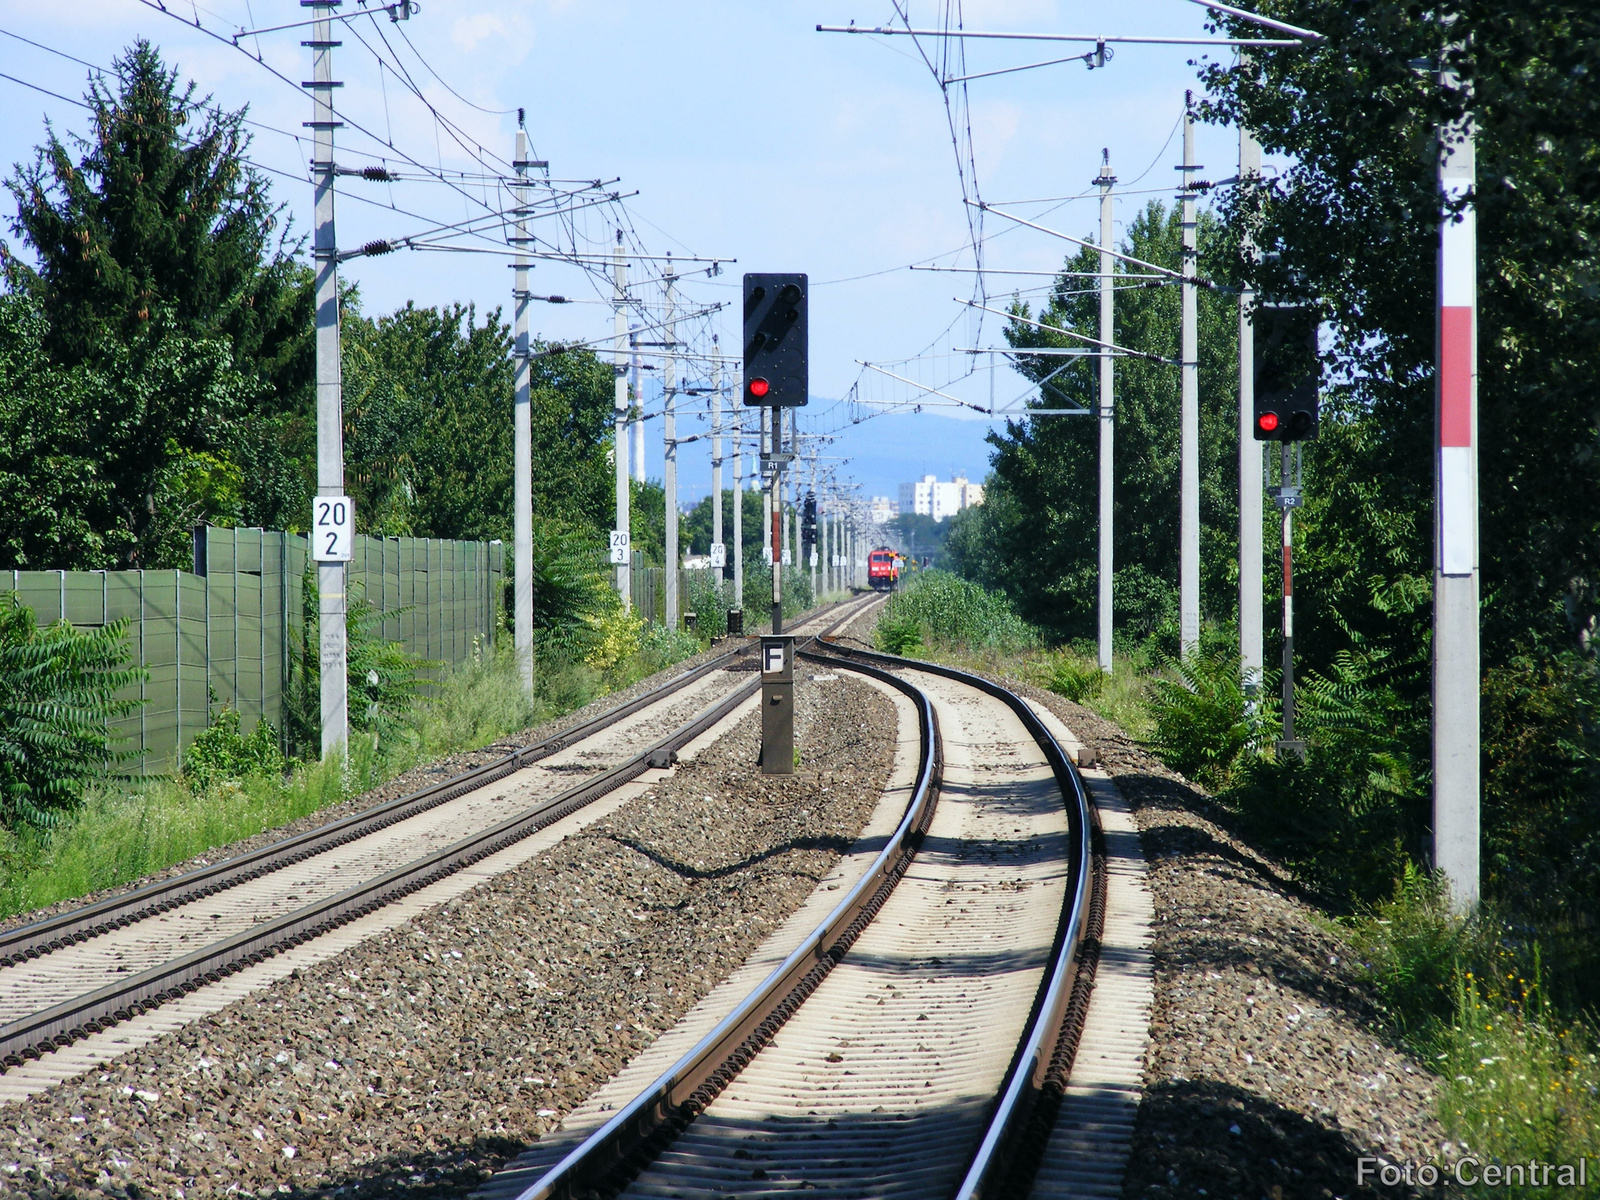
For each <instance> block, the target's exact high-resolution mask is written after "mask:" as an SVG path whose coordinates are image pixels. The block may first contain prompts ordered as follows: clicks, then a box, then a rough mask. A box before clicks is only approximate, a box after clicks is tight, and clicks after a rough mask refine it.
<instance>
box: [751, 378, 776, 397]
mask: <svg viewBox="0 0 1600 1200" xmlns="http://www.w3.org/2000/svg"><path fill="white" fill-rule="evenodd" d="M771 390H772V385H771V384H769V383H768V382H767V381H766V380H765V379H762V378H760V377H759V376H757V377H756V378H755V379H752V380H751V381H750V394H751V395H752V396H755V397H757V398H758V399H759V398H760V397H762V396H765V395H766V394H767V393H768V392H770V391H771Z"/></svg>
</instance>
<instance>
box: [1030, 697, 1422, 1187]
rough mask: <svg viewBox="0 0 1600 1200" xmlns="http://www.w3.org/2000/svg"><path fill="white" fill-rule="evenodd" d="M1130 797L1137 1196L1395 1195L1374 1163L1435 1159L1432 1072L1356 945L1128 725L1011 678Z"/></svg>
mask: <svg viewBox="0 0 1600 1200" xmlns="http://www.w3.org/2000/svg"><path fill="white" fill-rule="evenodd" d="M1008 683H1009V686H1011V687H1014V688H1016V689H1017V690H1019V691H1020V692H1022V693H1023V694H1025V695H1027V696H1029V697H1030V698H1031V699H1034V700H1037V701H1039V702H1041V703H1043V704H1046V705H1048V706H1049V707H1050V708H1051V709H1052V710H1053V711H1054V712H1056V714H1057V715H1058V716H1060V717H1061V719H1062V720H1063V721H1065V722H1066V723H1067V725H1068V727H1069V728H1071V729H1072V730H1073V732H1074V733H1076V734H1077V735H1078V737H1079V738H1080V739H1081V740H1082V741H1083V743H1084V745H1085V747H1088V748H1092V749H1093V750H1094V751H1095V752H1096V754H1097V755H1098V757H1099V759H1100V763H1101V765H1102V766H1103V767H1105V769H1106V770H1107V771H1108V772H1109V773H1110V775H1111V776H1112V778H1113V779H1114V780H1115V781H1116V784H1117V787H1118V788H1119V789H1120V790H1121V791H1122V794H1123V796H1124V797H1126V798H1127V800H1128V802H1129V804H1130V805H1131V806H1132V808H1133V812H1134V819H1135V820H1136V821H1137V823H1138V826H1139V834H1140V840H1141V842H1142V843H1143V846H1144V852H1145V858H1146V859H1147V861H1148V867H1149V876H1148V879H1149V886H1150V892H1151V897H1152V900H1153V902H1154V906H1155V926H1154V928H1153V930H1152V933H1153V935H1154V942H1153V947H1152V949H1153V953H1154V959H1155V1004H1154V1006H1153V1010H1152V1013H1151V1020H1150V1047H1149V1050H1148V1051H1147V1053H1146V1056H1145V1067H1144V1085H1145V1094H1144V1098H1143V1101H1142V1102H1141V1104H1140V1106H1139V1115H1138V1120H1137V1123H1136V1125H1135V1128H1134V1135H1133V1147H1132V1151H1131V1154H1130V1155H1129V1162H1128V1171H1127V1175H1126V1176H1125V1178H1124V1182H1123V1195H1124V1196H1125V1197H1128V1198H1129V1200H1134V1198H1137V1200H1164V1198H1167V1197H1192V1196H1210V1197H1227V1198H1233V1197H1238V1198H1241V1200H1256V1198H1257V1197H1264V1198H1266V1200H1302V1198H1304V1200H1331V1198H1332V1197H1335V1196H1337V1197H1355V1196H1395V1195H1411V1194H1414V1193H1413V1191H1412V1190H1411V1189H1406V1188H1403V1187H1402V1188H1400V1189H1389V1188H1383V1187H1379V1186H1377V1185H1376V1184H1375V1183H1373V1182H1371V1181H1369V1182H1368V1184H1367V1185H1366V1186H1358V1185H1357V1162H1358V1160H1359V1159H1361V1158H1373V1159H1383V1160H1385V1161H1388V1162H1397V1163H1403V1162H1427V1161H1433V1160H1434V1159H1435V1158H1436V1156H1437V1155H1438V1153H1439V1149H1440V1146H1441V1145H1442V1143H1443V1142H1444V1141H1445V1140H1446V1139H1445V1134H1444V1131H1443V1129H1442V1127H1440V1126H1439V1124H1438V1122H1437V1120H1436V1119H1435V1117H1434V1112H1435V1105H1434V1086H1435V1079H1434V1076H1433V1075H1432V1073H1431V1072H1430V1071H1429V1070H1428V1069H1427V1068H1426V1067H1425V1066H1424V1065H1423V1064H1421V1063H1420V1062H1418V1061H1417V1060H1415V1059H1414V1058H1412V1057H1411V1056H1410V1055H1409V1054H1407V1053H1406V1052H1405V1051H1404V1050H1402V1049H1400V1048H1398V1047H1397V1046H1396V1045H1395V1044H1394V1043H1393V1041H1392V1039H1391V1038H1390V1037H1389V1035H1388V1034H1387V1033H1386V1032H1385V1030H1384V1026H1383V1022H1382V1018H1381V1015H1380V1013H1379V1008H1378V1003H1377V999H1376V997H1375V995H1374V994H1373V992H1372V990H1371V988H1370V987H1369V986H1368V985H1367V984H1366V983H1365V982H1364V981H1363V980H1362V978H1361V975H1360V971H1359V963H1358V960H1357V958H1356V957H1355V955H1354V952H1353V951H1352V950H1351V948H1350V947H1349V946H1348V945H1347V944H1346V943H1345V942H1344V940H1343V939H1342V938H1341V937H1340V936H1339V935H1338V932H1337V930H1335V929H1333V928H1332V927H1331V926H1330V924H1329V922H1328V921H1327V919H1326V917H1325V916H1324V915H1323V913H1322V912H1321V911H1320V910H1319V909H1318V908H1317V907H1316V906H1315V905H1314V904H1313V903H1311V902H1310V901H1309V900H1308V899H1307V898H1306V897H1305V896H1304V895H1303V894H1302V892H1301V891H1300V889H1299V888H1298V887H1297V885H1296V883H1295V881H1294V879H1293V878H1292V877H1291V876H1290V875H1289V874H1288V873H1287V872H1286V871H1285V870H1284V869H1283V868H1282V867H1281V866H1279V865H1278V864H1277V863H1275V862H1273V861H1272V860H1271V859H1270V858H1268V857H1267V856H1266V855H1263V854H1261V853H1259V852H1257V851H1256V850H1255V849H1253V848H1252V847H1251V846H1250V845H1249V844H1248V843H1247V842H1246V841H1245V840H1244V839H1242V838H1241V837H1239V836H1238V835H1237V833H1236V832H1234V831H1233V830H1232V829H1231V828H1230V826H1231V820H1230V817H1229V814H1228V813H1227V812H1226V811H1225V810H1224V809H1222V807H1221V806H1220V805H1217V804H1216V803H1215V802H1213V801H1212V800H1211V798H1210V797H1209V796H1207V795H1206V794H1205V792H1204V791H1203V790H1202V789H1201V788H1200V787H1198V786H1197V785H1195V784H1193V783H1190V782H1189V781H1188V780H1186V779H1184V778H1183V777H1182V776H1180V775H1178V774H1176V773H1174V772H1173V771H1171V770H1169V769H1168V768H1167V767H1166V766H1164V765H1163V764H1162V763H1161V762H1160V760H1159V759H1157V758H1156V757H1155V756H1154V755H1153V754H1151V753H1150V752H1149V751H1148V750H1145V749H1144V748H1143V747H1141V746H1140V745H1138V744H1137V743H1136V742H1134V741H1133V740H1132V739H1131V738H1129V737H1128V735H1127V734H1126V733H1124V732H1123V731H1122V730H1121V729H1120V728H1119V727H1117V726H1116V725H1113V724H1112V723H1111V722H1109V721H1106V720H1104V719H1103V718H1101V717H1099V716H1097V715H1096V714H1094V713H1093V712H1091V711H1089V710H1088V709H1086V708H1084V707H1082V706H1081V705H1077V704H1073V703H1072V702H1071V701H1069V700H1066V699H1064V698H1063V697H1061V696H1057V695H1055V694H1054V693H1050V692H1045V691H1043V690H1041V689H1039V688H1035V687H1031V686H1028V685H1026V684H1018V683H1017V682H1016V681H1014V680H1011V681H1008Z"/></svg>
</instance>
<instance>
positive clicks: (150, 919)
mask: <svg viewBox="0 0 1600 1200" xmlns="http://www.w3.org/2000/svg"><path fill="white" fill-rule="evenodd" d="M871 602H872V601H870V600H867V601H857V602H847V607H846V608H845V612H844V614H843V615H842V616H841V614H840V613H838V612H837V611H834V610H828V609H825V610H823V611H822V612H820V613H817V614H814V615H813V616H811V617H810V618H808V619H807V620H805V621H802V622H801V623H800V624H799V625H798V626H797V629H796V632H800V633H805V632H808V631H809V632H811V633H812V634H813V635H815V633H816V632H818V631H820V630H822V629H826V628H832V627H835V626H837V625H838V624H840V623H841V622H842V621H847V620H852V619H854V618H855V617H856V616H858V615H859V613H860V611H861V609H862V608H863V607H865V605H867V604H870V603H871ZM750 649H751V644H750V643H749V642H744V643H742V644H740V645H739V646H736V647H735V648H733V649H732V650H730V651H728V652H727V653H725V654H723V655H720V656H718V657H717V658H715V659H713V660H711V661H710V662H707V663H705V664H702V665H701V666H700V667H697V668H695V669H694V670H692V671H688V672H685V673H683V674H681V675H679V676H676V677H674V678H673V679H670V680H668V681H667V682H666V683H664V684H663V685H662V686H661V687H660V688H657V689H655V690H653V691H652V692H650V693H647V694H646V695H645V696H642V697H640V698H638V699H636V700H634V701H631V702H629V703H628V704H625V705H621V706H619V707H617V708H615V709H612V710H610V711H608V712H606V713H602V714H600V715H599V716H598V717H596V718H594V719H593V720H591V721H588V722H585V723H584V724H582V725H580V726H577V727H575V728H573V729H570V730H567V731H564V732H562V733H560V734H557V735H555V736H554V737H552V738H550V739H547V740H545V741H544V742H541V743H537V744H535V745H531V746H527V747H523V748H521V749H519V750H516V751H513V752H512V753H510V754H508V755H506V756H505V758H503V759H501V760H499V761H498V762H494V763H490V764H488V765H486V766H483V767H480V768H478V769H477V770H475V771H471V772H468V773H467V774H465V775H462V776H459V777H457V778H454V779H450V780H445V781H443V782H441V783H439V784H437V785H434V786H433V787H430V788H427V789H424V790H423V791H420V792H416V793H413V794H411V795H409V796H405V797H401V798H400V799H398V800H395V801H391V802H389V803H387V804H383V805H380V806H378V807H377V808H375V809H370V810H368V811H367V812H364V813H361V814H358V815H356V816H354V817H350V818H347V819H345V820H343V821H340V822H336V823H333V824H331V825H328V826H324V827H323V828H321V829H318V830H314V831H312V832H310V833H307V834H303V835H301V836H299V837H296V838H292V839H289V840H288V841H286V842H283V843H279V844H277V845H274V846H269V847H267V848H265V849H263V850H260V851H257V852H255V853H252V854H249V855H244V856H241V857H240V858H238V859H233V860H229V861H226V862H222V863H219V864H216V865H215V866H213V867H208V868H205V869H203V870H201V871H198V872H195V873H193V874H190V875H185V876H180V877H178V878H175V879H172V880H168V881H165V882H163V883H159V884H155V885H152V886H150V887H148V888H144V889H140V890H138V891H135V892H132V893H129V894H127V895H125V896H121V897H116V898H113V899H111V900H108V901H105V902H102V903H100V904H96V905H92V906H88V907H87V908H85V909H81V910H76V911H73V912H68V913H64V914H61V915H59V916H57V917H54V918H51V919H49V920H47V921H43V922H40V923H38V924H36V925H33V926H25V927H22V928H19V929H16V930H12V931H10V932H8V933H7V934H5V935H4V936H0V1058H3V1060H4V1062H5V1064H6V1065H7V1066H14V1065H17V1064H18V1063H20V1062H21V1061H22V1060H23V1059H25V1058H31V1057H36V1056H39V1055H42V1054H49V1053H50V1052H52V1051H53V1050H55V1049H56V1048H58V1047H61V1046H65V1045H68V1044H70V1043H71V1042H72V1041H74V1040H75V1039H77V1038H79V1037H81V1036H83V1035H85V1034H87V1033H93V1032H96V1031H98V1030H100V1029H102V1028H104V1027H105V1026H108V1025H111V1024H114V1023H116V1022H118V1021H121V1020H126V1019H127V1018H128V1017H129V1016H131V1015H133V1014H135V1013H139V1012H143V1011H144V1010H145V1009H147V1008H150V1007H153V1006H155V1005H159V1004H161V1003H162V1002H164V1001H167V1000H171V999H174V998H176V997H178V996H181V995H183V994H185V993H187V992H190V991H194V990H195V989H197V988H201V987H204V986H205V985H207V984H209V983H214V982H216V981H217V980H219V979H221V978H223V977H224V976H227V975H229V974H232V973H233V972H235V971H238V970H241V969H243V968H244V967H246V966H248V965H250V964H252V963H257V962H260V961H262V960H263V959H264V958H266V957H268V956H270V955H273V954H275V953H277V952H279V951H281V950H283V949H285V948H288V947H290V946H294V945H298V944H300V943H302V942H305V941H307V940H308V939H311V938H314V937H316V936H318V935H320V934H322V933H325V932H327V931H329V930H331V929H333V928H336V927H337V926H339V925H342V924H344V923H346V922H348V921H351V920H352V919H354V918H356V917H359V916H361V915H363V914H366V913H369V912H372V911H373V910H375V909H377V908H379V907H381V906H383V905H385V904H387V903H390V902H392V901H394V900H396V899H399V898H400V897H403V896H406V895H408V894H410V893H412V892H415V891H417V890H418V889H420V888H423V887H426V886H427V885H429V884H431V883H433V882H435V881H437V880H440V879H442V878H444V877H445V876H448V875H450V874H452V873H454V872H456V871H459V870H461V869H462V868H464V867H467V866H470V865H471V864H473V863H475V862H478V861H480V860H482V859H484V858H486V857H488V856H489V855H491V854H494V853H495V852H496V851H498V850H501V849H503V848H504V847H506V846H509V845H511V844H512V843H514V842H516V841H518V840H520V839H522V838H525V837H527V836H528V835H529V834H532V833H534V832H537V831H538V830H540V829H543V828H545V827H546V826H549V825H551V824H553V823H554V822H556V821H557V820H559V819H561V818H562V817H564V816H566V815H568V814H569V813H572V812H575V811H576V810H577V809H579V808H581V807H583V806H584V805H586V804H588V803H590V802H592V801H594V800H595V799H598V798H599V797H601V796H604V795H606V794H607V793H609V792H611V791H614V790H615V789H616V788H618V787H620V786H621V785H623V784H624V783H627V782H628V781H630V780H632V779H634V778H637V777H638V776H639V775H641V774H643V773H644V772H645V771H646V770H648V769H649V768H651V767H653V766H665V765H667V764H668V763H670V761H671V760H672V758H673V757H674V756H675V754H676V751H677V750H679V749H681V748H683V747H684V746H685V745H687V744H688V743H689V742H690V741H691V740H693V739H694V738H695V737H697V736H699V735H701V734H703V733H705V732H706V731H707V730H710V729H712V728H713V727H715V726H716V725H718V724H719V723H720V722H722V721H724V720H725V719H726V718H727V717H728V715H729V714H730V713H732V712H733V711H734V710H735V709H737V708H738V707H739V705H740V704H741V703H742V702H743V701H744V700H746V699H747V698H748V697H749V696H750V695H751V694H752V693H753V692H754V690H755V688H756V687H757V686H759V676H757V675H756V674H755V672H754V670H753V665H754V664H753V663H748V665H746V664H747V662H748V656H749V651H750ZM741 667H742V668H743V669H742V670H741V669H740V668H741Z"/></svg>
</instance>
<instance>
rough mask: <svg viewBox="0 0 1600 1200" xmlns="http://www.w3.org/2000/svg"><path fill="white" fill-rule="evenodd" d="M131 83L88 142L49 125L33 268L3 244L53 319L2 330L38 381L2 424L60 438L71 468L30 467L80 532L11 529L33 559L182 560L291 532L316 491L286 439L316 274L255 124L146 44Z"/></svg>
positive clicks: (35, 165) (33, 202)
mask: <svg viewBox="0 0 1600 1200" xmlns="http://www.w3.org/2000/svg"><path fill="white" fill-rule="evenodd" d="M115 76H116V83H115V87H114V88H113V86H112V84H110V83H108V82H107V81H106V80H104V79H102V78H100V77H99V76H94V77H91V79H90V82H89V90H88V92H87V94H86V97H85V99H86V102H87V104H88V107H89V109H90V118H89V120H90V131H89V133H88V135H87V136H85V137H81V138H78V137H75V138H70V139H68V140H67V141H63V140H62V139H61V138H60V137H58V136H57V135H56V133H55V131H54V130H53V129H48V130H47V136H46V140H45V144H44V145H43V146H42V147H40V149H39V151H38V153H37V155H36V157H35V160H34V161H33V162H32V163H31V164H28V165H24V166H20V167H18V168H17V170H16V172H15V173H14V174H13V176H12V177H11V178H10V179H9V180H8V181H7V186H8V188H9V189H10V191H11V193H12V197H13V199H14V201H15V203H16V207H17V211H16V215H15V217H14V218H13V220H12V222H11V227H12V232H13V233H14V234H15V235H16V236H17V237H18V238H20V239H21V240H22V242H23V243H24V244H25V245H26V247H27V249H28V251H29V252H30V254H31V256H32V259H33V261H32V262H31V263H30V262H28V261H25V260H24V259H23V258H22V257H19V256H18V255H17V254H15V253H12V252H11V250H10V248H9V247H4V248H0V253H3V257H4V271H5V277H6V282H7V284H8V286H9V287H10V288H11V289H12V291H13V293H14V294H15V295H14V297H13V301H12V302H13V303H14V304H17V305H19V306H20V305H21V304H22V298H24V297H25V298H26V299H27V301H29V302H31V308H21V307H18V308H14V309H13V310H12V311H13V314H19V313H23V312H27V313H30V314H35V315H29V316H27V317H21V316H15V315H14V316H13V318H12V319H8V320H5V321H0V358H3V359H4V360H6V364H7V369H8V371H9V372H10V373H11V374H12V375H13V376H14V377H17V378H20V379H24V380H29V381H32V383H33V384H34V385H35V386H33V387H31V388H29V387H24V388H23V389H22V392H23V395H22V398H21V399H20V400H13V402H12V403H11V404H10V405H8V406H7V407H6V409H5V410H3V411H0V419H3V420H4V422H5V424H4V426H3V429H4V432H5V433H6V434H8V435H11V436H10V437H9V438H8V439H7V440H11V441H13V442H15V441H18V440H23V439H26V438H27V437H29V436H30V435H29V432H28V427H29V426H30V424H31V425H33V426H34V427H36V428H42V429H44V430H46V431H48V433H49V437H50V445H51V447H52V448H53V450H54V451H55V456H56V459H57V461H56V464H55V465H56V466H62V467H66V468H67V469H68V476H67V478H66V479H64V480H63V479H59V478H54V477H52V473H51V470H50V468H49V466H47V465H46V463H44V462H42V461H36V462H35V463H34V465H33V466H32V468H31V469H29V468H28V467H27V464H26V461H24V462H23V463H22V464H20V465H19V466H17V467H14V468H13V469H12V471H11V474H12V475H14V476H16V477H17V482H16V483H15V484H14V486H15V487H16V489H17V490H18V491H19V492H21V493H32V494H33V495H35V496H40V497H43V498H44V500H43V502H42V504H40V505H38V506H37V507H39V508H41V509H43V510H47V511H54V512H56V513H58V514H59V518H60V521H61V524H62V526H63V533H62V534H60V535H55V534H52V533H51V532H50V531H48V530H42V529H40V528H39V521H38V519H37V518H38V514H37V513H36V514H35V519H34V520H32V521H31V522H30V521H29V520H26V519H25V520H23V521H22V522H21V523H20V526H19V527H18V528H15V529H13V530H11V531H9V536H8V537H7V539H6V545H5V549H6V552H7V553H8V556H10V557H11V558H12V561H13V562H14V563H15V564H16V565H19V566H20V565H25V566H56V567H69V566H70V567H86V566H95V567H99V566H121V567H152V566H174V565H180V564H181V563H182V562H184V561H186V559H187V545H188V541H187V537H188V534H187V531H188V528H189V526H190V525H191V524H193V523H194V522H195V521H196V520H207V519H210V520H219V521H221V522H224V523H232V522H235V521H240V520H253V521H259V522H262V523H268V524H279V523H280V522H281V518H282V516H283V515H284V509H285V507H286V506H288V505H294V504H296V503H297V502H298V501H299V500H301V499H303V498H304V496H305V494H306V489H305V487H304V486H303V484H302V485H301V486H298V487H296V486H292V484H293V483H294V482H295V480H294V475H295V474H296V472H295V471H294V470H292V469H291V468H289V466H288V463H287V459H288V457H289V455H290V454H291V453H292V450H293V447H292V444H291V445H286V444H285V438H284V436H283V434H284V426H285V425H286V424H287V425H293V423H294V422H293V417H292V414H293V412H294V411H295V409H296V407H297V406H303V404H304V399H305V395H306V394H307V389H308V387H309V381H310V370H311V358H310V354H311V339H310V324H311V322H310V313H311V309H310V289H309V275H308V273H307V271H306V270H305V268H304V267H302V266H300V265H298V264H297V263H296V262H295V260H294V258H293V251H294V249H295V247H294V246H293V245H292V244H290V243H287V242H286V241H285V240H284V238H285V236H286V232H287V231H286V230H284V229H283V228H281V221H280V216H279V213H278V211H277V209H275V208H274V207H273V205H272V203H271V201H270V198H269V196H268V191H267V186H266V183H265V181H264V180H263V179H262V178H261V177H260V176H258V175H257V174H256V173H255V172H254V171H253V170H251V169H250V168H249V167H248V166H247V165H246V163H245V161H244V154H245V150H246V148H247V146H248V137H247V135H246V134H245V133H244V130H243V122H244V113H243V112H242V111H241V112H236V113H228V112H223V111H221V110H220V109H218V108H216V107H215V106H214V105H212V104H211V102H210V100H209V98H200V97H197V95H196V93H195V88H194V86H193V85H192V84H189V85H180V83H179V81H178V75H177V72H176V71H173V70H169V69H168V68H166V67H165V66H164V65H163V64H162V62H161V60H160V57H159V55H158V54H157V52H156V51H155V49H154V48H153V47H151V46H150V45H149V43H147V42H142V41H141V42H139V43H137V44H136V45H135V46H134V47H133V48H132V49H131V50H130V51H129V52H128V53H127V54H125V55H124V56H122V57H120V58H118V59H117V61H116V65H115ZM40 385H47V386H43V387H42V390H41V386H40ZM247 418H248V419H247ZM301 432H302V433H303V431H301ZM288 440H289V442H290V443H292V441H293V438H292V437H291V438H290V439H288ZM85 466H88V467H91V468H92V469H90V470H87V471H86V470H84V469H81V468H84V467H85ZM246 467H248V468H249V469H248V470H247V469H246ZM86 476H87V477H89V478H90V479H92V486H88V485H87V483H86ZM64 489H65V490H66V491H67V493H68V494H65V495H63V494H62V493H63V491H64ZM52 494H54V495H53V496H52ZM84 529H86V530H92V531H93V535H92V536H88V535H86V534H85V533H83V532H82V531H81V530H84Z"/></svg>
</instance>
